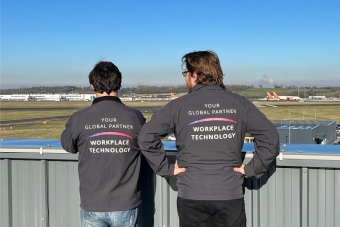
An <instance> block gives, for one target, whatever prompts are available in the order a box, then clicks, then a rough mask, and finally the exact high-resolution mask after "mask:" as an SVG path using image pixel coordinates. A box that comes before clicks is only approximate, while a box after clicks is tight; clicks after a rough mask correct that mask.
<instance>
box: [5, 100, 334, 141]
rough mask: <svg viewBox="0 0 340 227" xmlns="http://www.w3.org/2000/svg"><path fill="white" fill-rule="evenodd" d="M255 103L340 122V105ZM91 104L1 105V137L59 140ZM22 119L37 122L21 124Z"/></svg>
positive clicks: (268, 111) (281, 113) (285, 114)
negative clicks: (71, 121) (77, 113)
mask: <svg viewBox="0 0 340 227" xmlns="http://www.w3.org/2000/svg"><path fill="white" fill-rule="evenodd" d="M166 103H167V102H126V103H125V104H126V105H127V106H130V107H133V108H138V107H160V106H164V105H165V104H166ZM254 104H255V105H258V106H265V105H275V106H278V107H268V106H267V107H259V109H260V110H261V111H262V112H263V113H264V114H265V115H266V116H267V117H268V118H269V119H272V120H280V119H288V120H335V121H337V122H338V123H339V122H340V114H339V113H340V103H339V102H338V103H331V102H318V103H317V104H318V105H321V106H311V103H310V102H309V103H308V102H262V101H258V102H254ZM89 105H91V102H0V107H1V111H0V119H1V129H0V137H1V138H42V139H59V137H60V134H61V132H62V131H63V130H64V128H65V124H66V122H67V120H68V118H67V116H70V115H71V114H72V113H74V112H75V111H77V110H79V109H81V108H84V107H87V106H89ZM61 107H67V108H68V109H58V108H61ZM6 108H17V109H15V110H13V109H6ZM28 108H29V109H28ZM54 108H55V109H54ZM143 115H144V117H145V118H146V119H147V121H148V120H149V119H150V118H151V116H152V113H146V112H144V113H143ZM61 116H64V118H60V117H61ZM36 118H40V119H36ZM44 118H46V119H44ZM22 119H35V120H31V121H22V122H20V120H22ZM13 120H16V121H18V122H15V123H10V124H9V123H6V121H13Z"/></svg>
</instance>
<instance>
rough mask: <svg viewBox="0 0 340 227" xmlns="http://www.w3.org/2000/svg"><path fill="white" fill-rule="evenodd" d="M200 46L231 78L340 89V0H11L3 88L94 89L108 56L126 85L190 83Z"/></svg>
mask: <svg viewBox="0 0 340 227" xmlns="http://www.w3.org/2000/svg"><path fill="white" fill-rule="evenodd" d="M197 50H213V51H215V52H216V53H217V54H218V55H219V57H220V61H221V64H222V68H223V72H224V74H225V78H224V83H225V84H248V85H251V84H252V85H255V86H258V85H259V84H260V82H261V81H267V82H271V83H275V84H278V85H284V86H289V85H296V86H328V85H330V86H340V1H338V0H334V1H327V0H326V1H321V0H320V1H314V0H298V1H296V0H294V1H293V0H285V1H273V0H272V1H269V0H268V1H264V0H258V1H254V0H241V1H236V0H234V1H227V0H219V1H214V0H210V1H207V0H196V1H192V0H187V1H183V0H182V1H180V0H168V1H166V0H164V1H155V0H150V1H137V0H135V1H130V0H126V1H112V0H105V1H104V0H96V1H93V0H92V1H88V0H82V1H78V0H74V1H72V0H58V1H42V0H29V1H26V0H2V1H1V88H12V87H13V88H18V87H30V86H58V85H62V86H68V85H74V86H88V79H87V76H88V73H89V72H90V71H91V69H92V68H93V66H94V65H95V63H96V62H98V61H100V60H106V61H112V62H113V63H114V64H116V65H117V66H118V68H119V69H120V71H121V72H122V74H123V87H129V86H136V85H138V84H141V85H158V86H162V85H167V84H168V85H183V84H184V83H185V82H184V78H183V76H182V74H181V71H182V69H181V58H182V56H183V55H184V54H186V53H188V52H191V51H197Z"/></svg>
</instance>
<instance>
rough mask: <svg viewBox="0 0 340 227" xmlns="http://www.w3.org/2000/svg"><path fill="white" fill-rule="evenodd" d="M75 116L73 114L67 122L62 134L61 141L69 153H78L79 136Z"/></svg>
mask: <svg viewBox="0 0 340 227" xmlns="http://www.w3.org/2000/svg"><path fill="white" fill-rule="evenodd" d="M75 123H76V122H75V117H74V115H72V116H71V117H70V119H69V120H68V122H67V123H66V128H65V130H64V131H63V133H62V134H61V136H60V142H61V146H62V147H63V149H64V150H65V151H67V152H69V153H74V154H75V153H78V145H77V144H78V138H79V134H78V133H77V132H76V124H75Z"/></svg>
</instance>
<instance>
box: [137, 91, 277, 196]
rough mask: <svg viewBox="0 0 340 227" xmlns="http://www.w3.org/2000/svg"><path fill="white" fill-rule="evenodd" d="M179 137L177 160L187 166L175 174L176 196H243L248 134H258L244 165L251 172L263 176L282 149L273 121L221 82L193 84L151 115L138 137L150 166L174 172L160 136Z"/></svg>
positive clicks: (166, 174)
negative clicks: (240, 170)
mask: <svg viewBox="0 0 340 227" xmlns="http://www.w3.org/2000/svg"><path fill="white" fill-rule="evenodd" d="M171 132H174V134H175V136H176V147H177V161H178V165H179V167H185V168H186V171H185V172H184V173H181V174H179V175H178V177H177V186H178V196H179V197H181V198H186V199H194V200H231V199H238V198H242V197H243V192H242V184H243V180H244V178H243V175H242V174H241V173H237V172H234V170H233V168H234V167H239V166H241V164H242V156H241V149H242V146H243V143H244V137H245V133H246V132H248V133H250V134H251V135H252V136H254V145H255V150H256V151H255V153H254V157H253V159H252V160H251V161H250V162H249V163H248V164H247V165H246V166H245V173H246V176H248V177H260V176H261V175H262V174H263V173H264V172H266V171H267V170H268V168H269V166H270V164H271V162H272V161H273V160H274V159H275V157H276V156H277V155H278V154H279V136H278V133H277V130H276V128H275V126H274V125H273V124H272V123H271V122H270V121H269V120H268V119H267V118H266V117H265V116H264V114H262V113H261V112H260V111H259V110H258V108H257V107H256V106H255V105H254V104H252V103H251V102H250V101H249V100H247V99H245V98H244V97H242V96H240V95H237V94H234V93H231V92H229V91H227V90H224V89H222V88H221V87H220V86H217V85H195V86H194V87H193V88H192V89H191V91H190V92H189V93H188V94H187V95H184V96H182V97H180V98H177V99H174V100H172V101H170V102H169V103H168V104H167V105H166V106H164V107H163V108H162V109H161V110H159V111H158V112H157V113H156V114H154V115H153V117H152V119H151V120H150V121H149V122H148V123H146V124H145V125H144V126H143V128H142V130H141V132H140V135H139V137H138V143H139V146H140V149H141V152H142V153H143V155H144V156H145V157H146V159H147V160H148V162H149V164H150V166H151V167H152V169H153V170H154V171H155V172H156V173H157V174H159V175H161V176H164V177H170V176H173V172H174V167H173V165H170V164H169V163H168V160H167V159H166V156H165V151H164V149H163V147H162V143H161V141H160V139H161V138H163V137H165V136H166V135H168V134H169V133H171Z"/></svg>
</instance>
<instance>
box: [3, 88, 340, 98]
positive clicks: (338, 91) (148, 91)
mask: <svg viewBox="0 0 340 227" xmlns="http://www.w3.org/2000/svg"><path fill="white" fill-rule="evenodd" d="M226 88H227V89H228V90H229V91H232V92H235V93H239V92H241V93H243V95H244V96H245V97H247V98H257V97H258V94H250V93H244V92H242V91H247V90H256V89H258V88H256V87H254V86H253V85H226ZM259 88H261V89H263V92H262V93H263V94H265V92H266V91H269V88H262V87H261V86H259ZM275 88H276V89H284V91H285V92H284V93H285V94H281V95H296V93H297V90H298V89H299V91H300V94H302V92H303V95H300V97H303V96H307V97H308V96H310V95H314V96H316V95H326V96H327V97H328V96H333V97H340V87H331V86H328V87H316V86H313V87H298V86H295V85H291V86H282V85H275V86H274V88H272V89H275ZM187 91H188V89H187V87H186V85H177V86H149V85H138V86H134V87H122V88H121V89H120V91H119V95H120V96H139V95H149V96H153V97H157V96H155V94H159V95H158V97H161V96H164V97H166V96H168V95H169V94H170V93H174V94H179V93H186V92H187ZM72 93H74V94H93V91H92V89H91V88H90V86H87V87H77V86H53V87H47V86H38V87H22V88H13V89H12V88H10V89H0V94H2V95H10V94H72ZM262 93H261V94H262Z"/></svg>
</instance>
